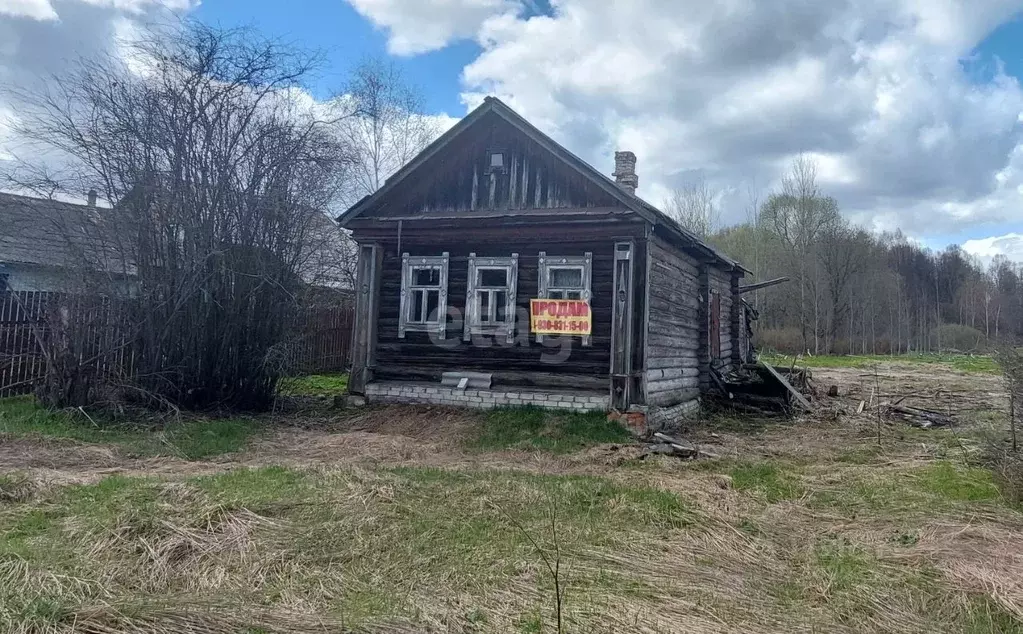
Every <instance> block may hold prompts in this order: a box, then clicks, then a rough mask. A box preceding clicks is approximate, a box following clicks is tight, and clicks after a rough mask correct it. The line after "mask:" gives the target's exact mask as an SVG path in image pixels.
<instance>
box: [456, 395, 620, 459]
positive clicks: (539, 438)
mask: <svg viewBox="0 0 1023 634" xmlns="http://www.w3.org/2000/svg"><path fill="white" fill-rule="evenodd" d="M631 440H632V435H631V434H630V433H629V431H628V430H627V429H625V428H624V427H622V426H621V425H620V424H619V423H617V422H614V421H609V420H608V419H607V415H606V414H604V413H603V412H586V413H580V412H558V411H550V410H546V409H541V408H539V407H532V406H526V407H509V408H501V409H495V410H491V411H489V412H487V414H486V415H485V417H484V418H483V421H482V424H481V426H480V429H479V435H478V437H476V438H475V439H473V440H472V441H471V443H470V444H472V445H473V446H474V447H476V448H478V449H483V450H499V449H512V448H514V449H536V450H541V451H549V452H551V453H568V452H572V451H578V450H579V449H584V448H586V447H591V446H593V445H599V444H603V443H623V442H630V441H631Z"/></svg>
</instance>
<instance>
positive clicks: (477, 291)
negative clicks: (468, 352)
mask: <svg viewBox="0 0 1023 634" xmlns="http://www.w3.org/2000/svg"><path fill="white" fill-rule="evenodd" d="M518 269H519V255H518V254H517V253H512V255H511V257H508V258H480V257H476V254H475V253H470V254H469V278H468V284H467V285H466V296H465V310H466V315H465V332H464V339H465V340H466V341H469V340H471V339H472V335H474V334H492V335H497V336H505V337H507V340H508V342H509V343H511V342H513V341H515V290H516V287H517V286H518Z"/></svg>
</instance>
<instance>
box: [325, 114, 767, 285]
mask: <svg viewBox="0 0 1023 634" xmlns="http://www.w3.org/2000/svg"><path fill="white" fill-rule="evenodd" d="M490 113H493V114H495V115H497V116H499V117H501V118H502V119H504V120H505V121H506V122H508V123H509V124H511V125H512V126H513V127H515V128H516V129H517V130H519V131H520V132H521V133H522V134H524V135H525V136H526V137H528V138H529V139H531V140H532V141H533V142H535V143H536V144H538V145H539V146H540V147H542V148H544V149H545V150H547V151H549V152H550V153H551V154H553V155H554V156H555V157H557V158H558V159H560V160H561V161H562V162H563V163H565V164H566V165H568V166H569V167H570V168H572V169H574V170H575V171H576V172H578V173H579V174H581V175H582V176H584V177H585V178H587V179H588V180H589V181H590V182H592V183H594V184H595V185H596V186H597V187H599V188H600V189H601V190H603V191H604V192H605V193H607V194H609V195H610V196H611V197H612V198H614V199H615V200H617V201H618V202H619V203H621V204H622V206H624V207H625V208H627V209H629V210H631V211H633V212H634V213H636V214H637V215H638V216H640V217H641V218H643V219H644V220H646V221H647V222H649V223H651V224H652V225H654V226H655V227H656V226H662V227H664V228H665V229H667V231H668V232H669V233H670V234H672V235H673V236H674V237H675V238H676V239H678V240H679V241H680V242H681V243H682V244H683V245H684V246H686V247H689V248H691V249H693V250H695V251H698V252H701V253H702V254H703V255H705V256H707V257H709V258H711V259H712V260H714V261H716V262H717V263H719V264H721V265H723V266H726V267H729V268H737V269H739V270H742V271H745V272H748V271H746V269H745V268H743V267H742V265H741V264H739V263H738V262H736V261H735V260H733V259H731V258H729V257H728V256H726V255H725V254H723V253H721V252H720V251H718V250H717V249H715V248H714V247H712V246H710V245H709V244H707V243H706V242H704V241H703V240H701V239H700V238H699V237H698V236H696V235H695V234H694V233H692V232H690V231H688V230H686V229H685V228H683V227H682V226H681V225H679V223H678V222H676V221H675V220H674V219H673V218H671V217H670V216H668V215H667V214H665V213H664V212H663V211H661V210H660V209H658V208H656V207H654V206H653V205H651V204H650V203H648V202H646V201H645V200H643V199H642V198H640V197H638V196H635V195H633V194H629V193H628V192H626V191H625V190H623V189H622V188H621V187H619V186H618V184H617V183H616V182H615V181H613V180H611V179H610V178H609V177H608V176H605V175H604V174H603V173H602V172H600V171H599V170H597V169H596V168H595V167H593V166H592V165H590V164H589V163H587V162H586V161H584V160H582V159H581V158H579V157H578V156H576V155H575V154H573V153H572V152H570V151H568V150H567V149H566V148H565V147H564V146H562V145H561V144H559V143H558V142H556V141H554V140H553V139H552V138H550V137H549V136H547V135H546V134H544V133H543V132H542V131H540V129H539V128H537V127H536V126H534V125H533V124H531V123H530V122H529V121H527V120H526V119H525V118H523V117H522V116H521V115H520V114H518V113H517V112H515V111H514V110H512V109H511V108H509V107H508V106H507V105H506V104H505V103H504V102H502V101H501V100H500V99H498V98H496V97H487V98H485V99H484V100H483V104H482V105H480V106H479V107H478V108H476V109H475V110H473V111H472V112H470V113H469V114H468V115H466V116H465V117H464V118H463V119H462V120H461V121H459V122H458V123H456V124H455V125H454V126H452V127H451V129H449V130H448V131H447V132H445V133H444V134H442V135H441V136H440V137H438V138H437V140H436V141H434V142H433V143H431V144H430V145H428V146H427V147H426V149H424V150H423V151H422V152H420V153H419V154H418V155H417V156H416V157H415V158H413V159H412V160H411V161H409V162H408V163H407V164H406V165H405V166H404V167H402V168H401V169H399V170H398V171H397V172H395V173H394V175H392V176H391V177H390V178H388V179H387V181H386V182H385V183H384V185H383V187H381V188H380V189H378V190H377V191H376V192H374V193H373V194H370V195H368V196H364V197H363V198H362V200H360V201H359V202H357V203H355V205H353V206H352V207H351V208H350V209H348V210H347V211H345V212H344V213H342V214H341V215H340V216H338V218H337V221H338V223H339V224H341V225H342V226H345V225H346V224H347V223H349V222H350V221H352V220H354V219H355V218H358V217H359V216H360V215H362V214H363V213H364V212H366V211H367V210H369V209H372V208H373V207H375V206H377V205H378V204H379V203H380V201H381V200H383V199H384V198H386V197H387V196H388V194H389V193H390V192H392V191H393V190H394V189H395V188H396V187H397V186H398V184H399V183H401V182H402V181H403V180H405V179H406V178H407V177H408V176H409V175H410V174H412V173H413V172H415V171H416V170H417V169H418V168H419V167H421V166H422V165H424V164H425V163H427V162H428V161H429V160H430V159H432V158H433V157H435V156H437V155H438V154H439V153H440V152H442V151H443V150H444V149H445V148H446V147H447V146H448V145H449V144H450V143H451V142H452V141H453V140H454V139H456V138H457V137H459V136H460V135H461V134H463V133H464V132H466V131H467V130H468V129H470V128H471V127H472V126H473V125H474V124H475V123H476V122H478V121H480V120H481V119H483V118H484V117H485V116H486V115H487V114H490Z"/></svg>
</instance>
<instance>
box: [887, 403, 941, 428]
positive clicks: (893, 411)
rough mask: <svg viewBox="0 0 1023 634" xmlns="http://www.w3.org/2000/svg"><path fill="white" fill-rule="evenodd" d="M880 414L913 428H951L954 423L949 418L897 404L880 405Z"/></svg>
mask: <svg viewBox="0 0 1023 634" xmlns="http://www.w3.org/2000/svg"><path fill="white" fill-rule="evenodd" d="M881 413H882V414H883V415H884V416H886V417H889V418H899V419H901V420H903V421H905V422H906V423H909V424H910V425H912V426H913V427H920V428H922V429H928V428H931V427H951V426H952V425H953V424H954V423H955V421H954V420H953V419H952V417H951V416H949V415H947V414H942V413H941V412H936V411H934V410H930V409H923V408H921V407H910V406H909V405H900V404H898V403H893V404H882V405H881Z"/></svg>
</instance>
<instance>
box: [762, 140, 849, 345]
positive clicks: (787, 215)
mask: <svg viewBox="0 0 1023 634" xmlns="http://www.w3.org/2000/svg"><path fill="white" fill-rule="evenodd" d="M761 213H762V216H763V220H764V222H766V223H769V225H770V226H771V228H772V230H773V231H774V232H775V233H776V234H777V235H778V236H779V237H780V238H781V240H782V243H783V244H784V245H785V246H786V247H787V249H788V251H789V254H790V255H791V257H793V258H794V259H795V269H796V278H797V282H798V284H799V327H800V332H801V335H802V338H803V348H804V349H806V348H808V347H809V334H808V329H809V318H808V313H807V306H806V304H807V297H806V294H807V290H808V287H810V286H811V282H812V281H813V280H811V279H810V278H809V277H808V275H807V271H808V270H809V269H810V267H811V266H814V267H815V265H816V260H815V258H814V257H813V255H814V250H815V248H816V246H817V240H818V238H819V237H820V235H821V233H822V232H823V231H824V230H825V228H826V227H828V226H829V225H833V224H834V223H836V222H838V221H839V219H840V216H839V213H838V203H837V202H836V201H835V199H834V198H831V197H827V196H824V195H823V194H822V193H821V190H820V187H819V186H818V184H817V165H816V163H814V161H813V160H812V159H810V158H807V157H806V156H799V157H797V158H796V159H795V160H794V161H793V162H792V168H791V171H790V172H789V174H788V176H786V177H785V178H784V179H782V188H781V192H780V193H776V194H771V195H770V196H769V197H768V199H767V201H766V202H765V203H764V206H763V209H762V211H761ZM814 272H815V274H816V273H817V270H816V268H815V269H814ZM816 277H817V276H816V275H814V280H816ZM818 289H819V285H818V284H813V289H812V290H813V291H814V293H813V299H814V316H815V317H817V316H818V312H817V311H818V310H819V290H818ZM814 333H815V346H814V348H815V352H817V351H819V344H817V342H816V339H817V336H816V333H817V328H816V327H815V328H814Z"/></svg>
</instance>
